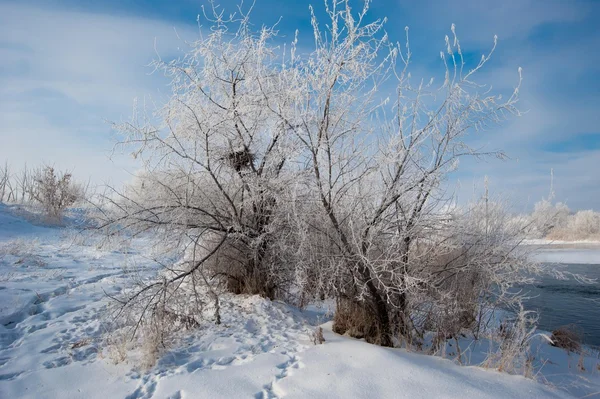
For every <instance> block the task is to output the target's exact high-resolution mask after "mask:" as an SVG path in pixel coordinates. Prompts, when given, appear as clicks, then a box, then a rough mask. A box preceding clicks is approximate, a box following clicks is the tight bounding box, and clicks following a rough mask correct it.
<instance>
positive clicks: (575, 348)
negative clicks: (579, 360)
mask: <svg viewBox="0 0 600 399" xmlns="http://www.w3.org/2000/svg"><path fill="white" fill-rule="evenodd" d="M550 339H551V340H552V346H556V347H557V348H563V349H566V350H567V352H576V353H580V352H581V334H580V332H579V331H578V329H577V328H576V326H574V325H567V326H562V327H559V328H557V329H556V330H554V331H552V336H551V337H550Z"/></svg>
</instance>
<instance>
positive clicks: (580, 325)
mask: <svg viewBox="0 0 600 399" xmlns="http://www.w3.org/2000/svg"><path fill="white" fill-rule="evenodd" d="M535 257H536V259H537V260H539V261H541V262H543V263H545V264H547V265H548V266H551V267H553V268H556V269H558V270H563V271H568V272H571V273H576V274H580V275H583V276H585V277H588V278H591V279H596V282H595V283H593V284H582V283H579V282H577V281H575V280H573V279H568V280H558V279H555V278H553V277H548V276H544V277H541V278H539V279H538V282H537V283H535V284H533V285H529V286H526V287H523V289H524V291H525V292H527V293H528V295H529V296H530V298H529V299H527V300H526V301H525V303H524V305H525V308H526V309H529V310H535V311H537V312H538V313H539V325H538V328H539V329H540V330H545V331H552V330H554V329H556V328H557V327H560V326H564V325H569V324H574V325H575V326H577V330H578V331H579V332H580V333H582V334H583V340H584V343H586V344H588V345H593V346H598V347H600V249H598V248H589V249H577V250H573V249H568V250H565V249H562V250H561V249H552V250H542V251H539V252H538V253H536V255H535Z"/></svg>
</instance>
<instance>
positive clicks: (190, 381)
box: [0, 205, 600, 399]
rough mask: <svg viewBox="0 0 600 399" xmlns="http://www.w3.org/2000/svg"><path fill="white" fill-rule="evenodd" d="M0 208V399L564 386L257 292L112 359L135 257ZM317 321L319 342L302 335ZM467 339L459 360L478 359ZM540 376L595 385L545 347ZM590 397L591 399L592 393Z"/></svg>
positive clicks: (500, 392) (521, 393) (460, 393)
mask: <svg viewBox="0 0 600 399" xmlns="http://www.w3.org/2000/svg"><path fill="white" fill-rule="evenodd" d="M76 242H77V240H75V241H74V240H73V237H72V236H71V235H65V231H64V229H59V228H48V227H38V226H34V225H32V224H30V223H28V222H26V221H25V220H24V219H22V218H19V217H15V216H13V215H11V214H10V212H9V210H8V208H6V207H4V206H2V205H0V398H2V399H4V398H7V399H9V398H130V399H133V398H150V397H153V398H244V397H251V398H280V397H286V398H307V397H313V398H433V397H436V398H461V399H464V398H553V397H556V398H558V397H570V396H569V394H568V393H566V392H565V391H564V390H558V389H555V388H552V387H551V386H548V385H542V384H539V383H537V382H535V381H532V380H529V379H525V378H524V377H520V376H512V375H508V374H503V373H499V372H495V371H491V370H485V369H482V368H479V367H466V366H459V365H457V364H456V360H455V356H451V355H450V354H449V355H448V359H442V358H440V357H433V356H426V355H422V354H417V353H410V352H407V351H405V350H400V349H389V348H381V347H377V346H373V345H370V344H367V343H365V342H363V341H361V340H355V339H352V338H348V337H342V336H339V335H336V334H334V333H333V332H331V325H330V323H328V322H326V317H327V313H328V312H327V309H324V308H317V307H312V308H309V309H308V310H305V311H302V312H301V311H299V310H297V309H295V308H292V307H290V306H288V305H286V304H283V303H279V302H271V301H268V300H264V299H262V298H259V297H234V296H224V297H223V298H222V321H223V322H222V324H221V325H219V326H216V325H212V324H206V325H204V326H202V327H201V328H199V329H197V330H196V331H194V332H193V333H191V334H186V335H183V336H182V337H181V339H180V341H179V343H178V344H177V345H176V346H174V347H173V348H172V349H171V350H169V351H167V352H166V353H164V354H162V355H161V357H160V358H159V360H158V362H157V364H156V366H155V367H153V368H152V369H150V370H147V371H144V370H140V369H139V367H138V363H137V362H136V360H135V357H132V358H130V359H129V360H128V361H125V362H122V363H119V364H114V362H113V361H112V360H111V358H110V356H108V354H107V352H108V349H107V348H106V346H105V344H104V342H105V339H104V338H105V337H104V335H105V334H104V333H105V331H104V330H103V326H104V323H103V318H102V314H103V313H102V310H103V309H104V308H105V306H106V304H107V302H108V300H107V298H106V295H105V291H106V292H108V293H115V292H118V291H119V290H120V289H122V288H123V287H125V286H126V285H127V284H128V278H127V276H126V274H125V270H126V267H125V266H126V265H128V264H130V263H131V262H135V263H136V264H143V262H144V257H143V256H142V255H143V254H138V253H136V251H135V249H133V250H131V251H129V254H128V255H127V256H125V255H123V254H122V253H120V252H117V251H109V250H101V249H97V248H95V247H94V246H88V245H83V244H77V243H76ZM319 324H322V325H323V329H324V336H325V339H326V341H325V343H324V344H322V345H314V344H313V343H312V342H311V339H310V334H311V332H312V331H314V329H315V326H316V325H319ZM478 345H479V344H473V345H472V346H471V347H470V348H469V349H467V350H466V351H465V352H464V353H465V355H464V359H467V358H468V359H471V363H473V364H476V363H477V362H479V360H478V359H480V358H481V356H482V354H483V353H484V349H482V348H479V347H478ZM540 348H542V352H543V353H540V354H539V355H538V356H539V360H540V361H543V362H544V364H545V366H544V367H543V368H542V371H541V373H540V374H539V375H538V379H539V380H543V379H546V380H548V381H549V382H550V383H553V384H554V385H558V384H560V385H562V386H563V387H565V389H567V390H568V391H569V392H571V393H573V394H575V395H576V396H579V397H581V396H584V395H590V394H594V393H595V392H600V379H599V372H600V371H599V370H598V369H597V363H596V362H595V359H593V358H586V359H585V367H586V371H579V370H577V359H578V357H577V356H576V355H570V356H569V355H567V354H566V353H565V352H564V351H562V350H560V349H557V348H551V347H548V346H547V345H544V346H543V347H542V346H540ZM589 397H593V396H589Z"/></svg>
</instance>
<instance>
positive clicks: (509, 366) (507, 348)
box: [483, 305, 537, 377]
mask: <svg viewBox="0 0 600 399" xmlns="http://www.w3.org/2000/svg"><path fill="white" fill-rule="evenodd" d="M536 323H537V315H536V314H535V313H534V312H531V311H526V310H524V309H523V306H522V305H521V307H520V310H519V312H518V313H517V315H516V318H515V319H514V320H507V321H505V322H504V323H502V325H501V326H500V329H499V331H498V334H497V336H496V337H495V338H496V341H497V343H498V347H497V349H496V351H495V352H493V349H492V348H493V345H491V346H490V349H491V352H490V354H488V357H487V359H486V360H485V361H484V363H483V365H484V366H485V367H491V368H495V369H497V370H498V371H503V372H506V373H509V374H522V375H524V376H525V377H531V376H532V374H533V370H532V360H533V359H532V357H531V353H530V340H531V338H533V337H534V336H535V335H536V333H535V330H536Z"/></svg>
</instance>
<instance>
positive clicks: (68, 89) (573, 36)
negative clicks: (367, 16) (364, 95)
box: [0, 0, 600, 210]
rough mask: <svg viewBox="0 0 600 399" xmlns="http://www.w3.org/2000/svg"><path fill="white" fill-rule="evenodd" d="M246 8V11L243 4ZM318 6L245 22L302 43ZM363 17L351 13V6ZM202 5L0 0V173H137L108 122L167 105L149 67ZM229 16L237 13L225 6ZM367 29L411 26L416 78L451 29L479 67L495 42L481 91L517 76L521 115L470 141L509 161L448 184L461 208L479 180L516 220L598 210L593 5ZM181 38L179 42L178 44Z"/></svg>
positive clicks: (468, 168) (292, 7)
mask: <svg viewBox="0 0 600 399" xmlns="http://www.w3.org/2000/svg"><path fill="white" fill-rule="evenodd" d="M246 3H248V2H246ZM311 3H312V4H313V5H314V6H315V8H316V9H318V10H321V9H322V1H321V0H316V1H312V0H311V1H309V0H307V1H295V2H292V1H284V0H278V1H276V0H256V4H255V9H254V13H253V16H254V18H253V19H254V22H255V23H256V24H257V25H260V24H263V23H266V24H272V23H274V22H276V21H277V20H278V19H279V17H282V20H281V23H280V25H279V27H280V31H281V33H282V34H283V35H287V36H288V37H290V38H291V35H292V33H293V32H294V30H295V29H296V28H298V29H299V30H300V38H301V40H304V41H305V43H306V44H307V45H310V43H311V42H310V35H311V32H310V26H309V13H308V5H309V4H311ZM355 3H356V4H357V5H358V3H357V2H356V1H355ZM202 4H206V1H202V0H195V1H191V0H180V1H166V0H165V1H163V0H160V1H159V0H154V1H141V0H135V1H134V0H123V1H117V0H110V1H89V0H63V1H59V0H44V1H41V0H39V1H28V0H23V1H18V2H17V1H13V2H9V1H3V0H0V161H4V160H7V161H8V162H9V163H10V164H12V165H13V168H15V169H17V168H19V167H20V166H21V165H22V164H24V163H25V162H27V163H28V164H29V165H35V164H40V163H41V162H47V163H53V164H55V165H56V166H58V167H61V168H69V169H72V170H74V172H75V174H76V175H78V176H81V177H83V178H87V177H88V176H89V177H91V178H92V180H93V181H97V182H101V181H106V180H110V181H112V182H113V183H119V182H122V181H125V180H127V179H128V178H129V174H130V173H131V172H133V171H134V170H135V168H136V167H137V165H136V164H135V163H134V162H133V160H132V159H130V158H129V157H128V156H126V155H120V154H117V155H116V156H114V157H113V160H112V161H111V160H109V159H108V154H109V153H110V150H111V148H112V143H113V140H114V136H113V133H112V132H111V131H110V127H109V125H108V124H107V122H106V121H107V120H109V121H119V120H122V119H125V118H127V117H128V115H129V114H130V112H131V108H132V104H133V99H134V98H135V97H139V98H144V97H145V98H148V99H149V98H153V99H154V100H155V101H157V102H159V103H160V101H161V99H163V98H164V96H165V95H167V94H168V87H167V86H166V85H165V83H166V81H165V79H164V78H162V77H160V76H158V75H151V74H150V69H149V68H148V67H147V66H146V65H147V64H148V63H149V62H150V61H151V60H152V59H153V57H155V43H156V49H157V50H158V52H159V53H160V54H161V56H167V57H168V56H170V55H174V54H177V53H178V52H179V51H180V50H178V48H180V47H184V44H183V42H182V39H193V38H194V37H195V35H196V34H197V32H198V27H197V25H196V16H197V14H198V13H199V12H200V7H201V5H202ZM221 4H222V5H223V6H224V7H225V8H226V9H228V10H229V9H231V10H233V9H234V6H235V5H236V4H237V2H234V1H230V0H224V1H222V2H221ZM371 10H372V14H371V15H372V17H373V18H378V17H384V16H387V17H388V24H387V31H388V32H389V34H390V36H391V37H392V38H394V39H398V40H403V34H404V27H405V26H409V27H410V34H411V48H412V52H413V60H414V67H415V70H416V71H418V73H419V74H422V75H423V76H429V75H435V76H439V73H440V72H441V69H440V68H441V65H440V63H439V56H438V55H439V51H440V50H441V49H443V44H444V42H443V40H444V35H445V34H448V33H449V27H450V24H451V23H455V24H456V25H457V31H458V33H459V36H460V38H461V45H462V47H463V49H465V50H467V51H468V52H469V53H470V54H472V55H473V56H476V57H478V56H479V54H481V53H482V52H484V51H485V50H486V49H488V48H489V46H490V45H491V43H492V38H493V36H494V34H497V35H498V38H499V44H498V49H497V52H496V53H495V55H494V57H493V59H492V62H491V63H490V64H489V67H488V68H487V70H486V72H485V74H484V76H483V79H484V80H485V81H486V82H488V83H492V84H493V85H494V87H495V88H498V89H500V90H502V89H508V88H510V87H512V86H513V85H514V84H515V82H516V78H517V74H516V70H517V67H519V66H521V67H523V76H524V82H523V87H522V90H521V93H522V97H521V98H522V100H521V109H523V110H526V111H527V113H526V114H525V115H524V116H523V117H521V118H518V119H514V120H511V121H509V122H508V123H506V124H505V125H503V126H502V127H500V128H497V129H493V130H490V131H487V132H484V133H483V134H479V135H477V136H475V137H474V138H473V139H472V143H473V144H474V145H478V146H484V147H485V148H486V149H489V150H496V149H503V150H505V151H506V153H507V154H508V155H509V157H510V160H508V161H504V162H501V161H498V160H489V161H487V162H474V161H466V162H463V163H462V164H461V169H460V171H459V172H458V173H456V174H455V175H454V176H453V177H452V180H451V182H450V184H451V185H452V186H453V187H457V188H456V190H457V192H458V193H459V198H466V197H469V196H471V195H472V193H473V190H474V187H476V188H475V189H477V188H480V187H481V185H482V181H483V176H484V175H488V176H489V179H490V182H491V188H492V190H494V191H495V192H497V193H500V192H502V193H503V196H504V197H507V198H508V199H509V200H511V201H513V202H514V203H516V204H518V207H520V209H523V210H526V209H529V208H531V206H532V205H533V203H535V202H536V201H538V200H539V199H540V198H541V197H542V196H546V195H547V194H548V190H549V176H550V169H551V168H553V169H554V175H555V184H554V185H555V191H556V198H557V200H559V201H564V202H566V203H567V204H568V205H569V206H570V207H571V209H588V208H594V209H596V210H600V53H599V52H598V50H599V49H600V24H599V23H598V20H600V2H597V1H593V0H589V1H577V0H563V1H554V0H545V1H541V0H504V1H498V0H497V1H488V0H481V1H476V0H455V1H452V2H448V1H433V0H425V1H418V2H417V1H400V0H373V2H372V7H371ZM175 31H176V32H177V34H176V33H175Z"/></svg>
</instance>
